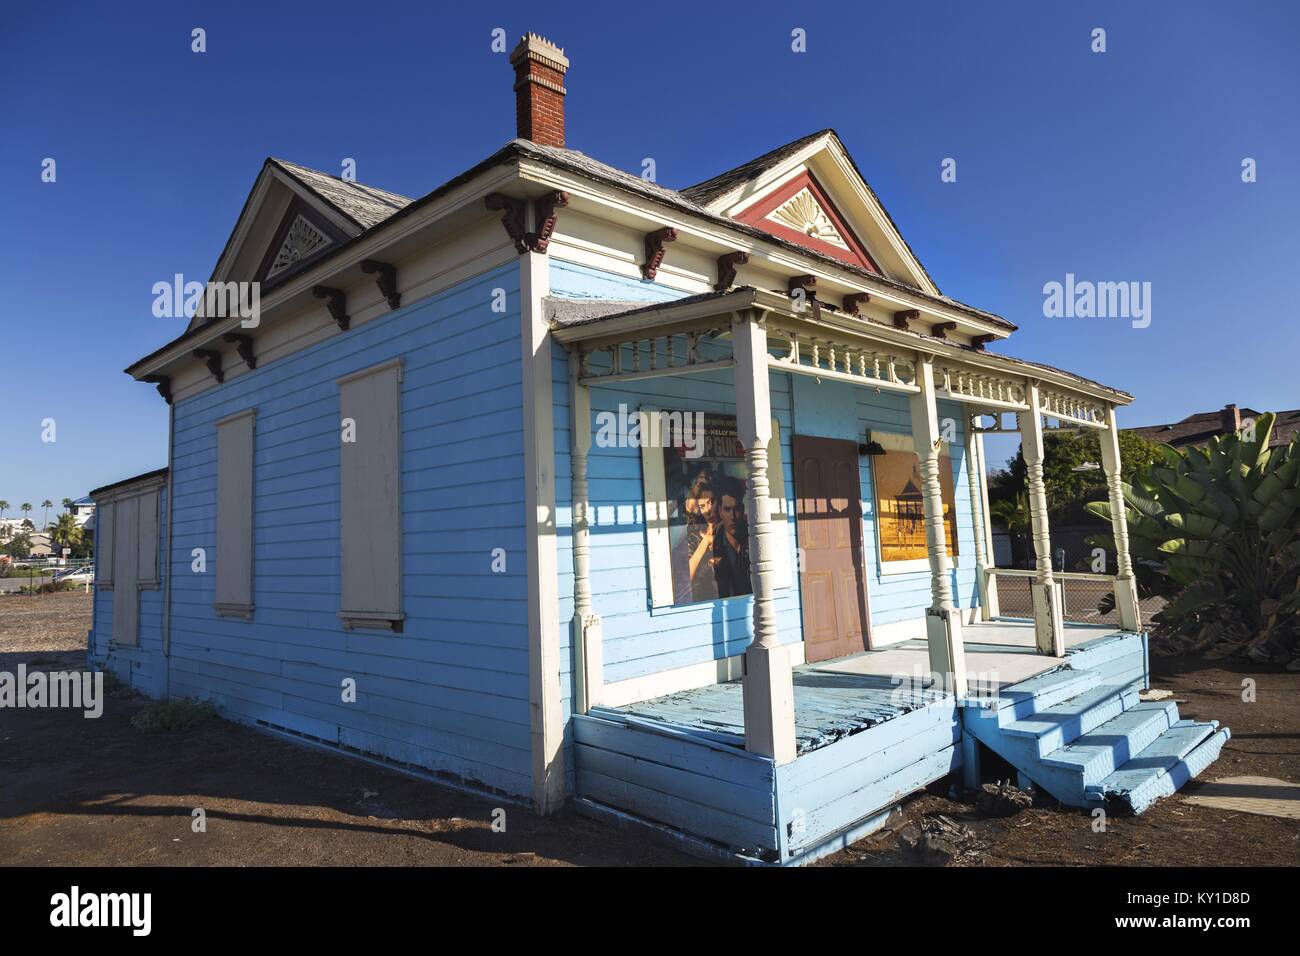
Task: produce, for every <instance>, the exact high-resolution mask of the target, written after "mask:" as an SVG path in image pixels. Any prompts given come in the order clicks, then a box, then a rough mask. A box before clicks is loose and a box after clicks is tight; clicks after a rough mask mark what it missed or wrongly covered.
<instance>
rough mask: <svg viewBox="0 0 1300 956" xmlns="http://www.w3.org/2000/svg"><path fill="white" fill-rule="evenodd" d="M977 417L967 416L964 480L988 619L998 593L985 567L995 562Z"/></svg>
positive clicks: (977, 578)
mask: <svg viewBox="0 0 1300 956" xmlns="http://www.w3.org/2000/svg"><path fill="white" fill-rule="evenodd" d="M976 418H977V416H975V415H967V416H966V481H967V483H968V484H969V485H970V513H971V524H972V526H973V527H974V531H975V583H976V586H977V587H978V588H979V599H980V620H981V621H991V620H993V618H995V617H997V616H998V592H997V587H996V585H993V582H992V581H991V580H990V578H989V573H988V569H989V567H990V566H991V565H992V564H993V563H994V562H993V555H992V554H990V553H989V552H988V550H987V548H988V540H989V539H988V520H989V516H988V512H987V511H986V510H985V507H984V502H985V498H986V494H985V490H984V482H985V477H986V472H985V470H984V455H983V454H982V443H981V442H980V436H979V433H978V432H977V431H975V421H976Z"/></svg>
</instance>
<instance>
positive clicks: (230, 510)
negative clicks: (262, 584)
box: [213, 409, 257, 618]
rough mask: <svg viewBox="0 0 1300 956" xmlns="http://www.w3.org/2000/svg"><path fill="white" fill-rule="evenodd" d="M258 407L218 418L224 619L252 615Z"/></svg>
mask: <svg viewBox="0 0 1300 956" xmlns="http://www.w3.org/2000/svg"><path fill="white" fill-rule="evenodd" d="M256 423H257V411H256V409H249V410H248V411H245V412H240V413H239V414H238V415H232V416H231V417H230V418H226V419H222V420H221V421H219V422H217V587H216V598H215V600H214V601H213V607H214V608H215V609H216V612H217V613H218V614H220V615H222V616H223V617H243V618H248V617H252V616H253V434H254V431H255V428H256Z"/></svg>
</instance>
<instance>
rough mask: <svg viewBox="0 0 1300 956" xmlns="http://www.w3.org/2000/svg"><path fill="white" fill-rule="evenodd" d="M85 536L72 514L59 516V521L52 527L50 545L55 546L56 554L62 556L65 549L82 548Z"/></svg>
mask: <svg viewBox="0 0 1300 956" xmlns="http://www.w3.org/2000/svg"><path fill="white" fill-rule="evenodd" d="M83 535H84V532H83V531H82V529H81V525H79V524H77V519H76V518H74V517H72V515H70V514H62V515H59V520H58V521H56V522H55V523H54V524H52V525H50V544H52V545H54V546H55V553H56V554H62V553H63V549H64V548H67V549H69V550H71V549H73V548H77V547H80V546H81V540H82V537H83Z"/></svg>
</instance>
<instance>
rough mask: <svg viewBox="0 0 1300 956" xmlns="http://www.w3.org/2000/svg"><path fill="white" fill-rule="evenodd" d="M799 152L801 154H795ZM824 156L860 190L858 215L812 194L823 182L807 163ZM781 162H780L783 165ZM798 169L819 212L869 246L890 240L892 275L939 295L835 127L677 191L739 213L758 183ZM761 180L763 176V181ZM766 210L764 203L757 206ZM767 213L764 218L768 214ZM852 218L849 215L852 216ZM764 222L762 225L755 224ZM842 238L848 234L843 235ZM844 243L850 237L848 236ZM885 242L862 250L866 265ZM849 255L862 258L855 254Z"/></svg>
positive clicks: (754, 199) (871, 266) (876, 261)
mask: <svg viewBox="0 0 1300 956" xmlns="http://www.w3.org/2000/svg"><path fill="white" fill-rule="evenodd" d="M801 157H802V159H801ZM822 159H825V160H828V162H825V163H822V165H823V166H824V167H826V168H830V169H834V168H835V167H837V166H842V167H844V168H845V171H846V173H847V175H846V177H845V178H846V179H847V180H848V185H849V187H850V188H849V190H848V191H849V192H850V193H853V192H857V191H858V190H860V191H861V193H860V195H859V196H858V197H856V198H857V199H859V200H864V201H865V208H863V206H862V205H859V210H860V211H861V213H862V215H860V216H857V217H854V216H850V215H845V213H847V212H849V211H850V210H848V209H845V208H841V209H836V208H835V206H834V205H833V204H832V203H830V202H829V201H828V199H827V197H826V196H825V195H816V193H817V191H818V190H820V189H821V188H823V186H824V184H822V183H819V181H818V178H817V176H816V175H815V172H814V171H813V169H812V167H813V166H815V165H818V164H819V161H820V160H822ZM782 167H786V169H784V170H783V168H782ZM801 169H803V170H804V176H805V178H806V179H807V180H811V183H810V184H809V185H810V186H811V188H812V189H813V191H814V194H815V199H816V201H817V202H818V204H825V206H826V208H825V212H826V213H827V215H828V216H829V218H830V219H831V220H832V221H835V220H837V219H840V218H843V219H848V220H849V223H848V225H849V226H850V227H851V228H852V230H853V231H854V232H856V233H859V238H860V239H866V240H868V243H867V244H868V246H872V245H873V243H872V242H871V241H870V240H871V239H873V238H874V239H876V243H874V245H876V246H886V247H887V246H896V247H897V248H898V250H900V251H899V252H898V254H896V255H894V256H893V257H892V261H893V264H894V266H895V272H896V273H898V272H899V270H901V274H896V275H895V276H894V277H895V278H904V280H905V281H906V282H907V284H909V285H912V286H915V287H916V288H917V289H919V290H921V291H923V292H927V293H930V294H933V295H941V293H940V291H939V286H938V284H937V283H935V281H934V279H933V278H932V277H931V275H930V273H929V271H928V270H927V269H926V268H925V266H924V265H922V263H921V260H920V259H919V258H917V255H916V253H915V252H914V251H913V249H912V247H911V245H910V244H909V243H908V241H907V239H906V238H905V237H904V236H903V234H902V232H901V231H900V230H899V228H898V224H897V223H895V222H894V217H893V216H891V215H890V214H889V210H888V209H886V208H885V204H884V203H882V202H881V201H880V197H879V196H878V195H876V191H875V190H874V189H872V188H871V184H870V183H868V182H867V179H866V177H865V176H863V175H862V170H860V169H859V168H858V164H857V162H856V161H855V160H854V159H853V156H852V154H851V153H850V152H849V151H848V149H847V148H846V147H845V145H844V141H843V140H841V139H840V136H839V134H838V133H836V132H835V130H833V129H830V128H827V129H823V130H818V131H817V132H815V133H810V134H809V135H807V136H802V137H800V138H799V139H796V140H794V141H792V142H789V143H786V144H785V145H784V146H778V147H777V148H776V149H773V150H770V151H768V152H766V153H764V154H763V155H762V156H759V157H757V158H755V159H751V160H750V161H749V162H747V163H742V164H741V165H739V166H736V167H735V168H733V169H729V170H727V171H725V172H722V173H719V174H718V175H717V176H714V177H713V178H711V179H706V180H704V182H701V183H696V184H695V185H694V186H688V187H686V188H685V189H683V190H681V193H680V195H681V196H683V197H684V198H686V199H689V200H690V201H692V202H694V203H697V204H699V205H701V206H704V207H706V208H707V209H709V210H710V211H712V212H719V213H726V214H727V215H729V216H732V217H741V216H744V214H745V212H746V211H747V210H750V207H751V206H758V204H759V203H761V202H762V198H761V197H762V196H763V195H765V193H764V192H762V190H763V189H764V188H767V189H769V190H770V189H771V188H772V186H773V185H774V184H780V183H784V182H790V181H791V177H793V176H796V175H797V174H798V173H799V172H800V170H801ZM764 180H767V181H768V182H767V183H766V184H764ZM843 198H845V199H846V200H848V201H849V202H850V203H853V202H854V200H855V197H854V196H852V195H848V196H845V197H843ZM760 211H761V212H762V213H766V212H767V209H762V210H760ZM746 218H747V219H748V220H749V221H754V222H755V224H757V221H756V217H753V216H749V217H746ZM771 218H772V217H770V216H768V217H767V219H768V220H771ZM855 219H856V220H857V221H854V220H855ZM836 224H837V225H838V226H839V227H840V228H841V229H843V228H844V223H843V222H837V223H836ZM761 228H766V226H761ZM864 232H873V233H875V235H874V236H868V235H863V234H862V233H864ZM846 238H848V237H846ZM848 245H850V246H852V245H854V243H853V242H852V241H851V239H850V241H849V243H848ZM890 251H891V250H890V249H888V248H877V249H876V254H868V255H867V256H866V257H865V259H866V264H867V266H868V271H870V272H876V273H883V272H884V270H883V269H881V268H880V262H881V256H880V255H879V253H882V252H883V253H888V252H890ZM855 258H859V259H861V258H863V257H862V256H861V255H858V256H856V257H855Z"/></svg>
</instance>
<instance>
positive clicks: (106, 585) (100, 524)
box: [95, 501, 117, 591]
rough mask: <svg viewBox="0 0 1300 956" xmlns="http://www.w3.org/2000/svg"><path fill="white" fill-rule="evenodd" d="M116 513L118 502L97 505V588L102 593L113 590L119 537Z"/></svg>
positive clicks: (103, 502)
mask: <svg viewBox="0 0 1300 956" xmlns="http://www.w3.org/2000/svg"><path fill="white" fill-rule="evenodd" d="M116 511H117V503H116V502H113V501H97V502H96V503H95V587H97V588H99V590H101V591H111V590H113V574H114V571H115V568H116V566H117V562H116V561H114V560H113V551H114V549H115V548H116V544H115V543H114V542H115V540H116V537H117V536H116V535H115V534H114V533H113V530H114V525H115V524H116V523H117V515H116Z"/></svg>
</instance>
